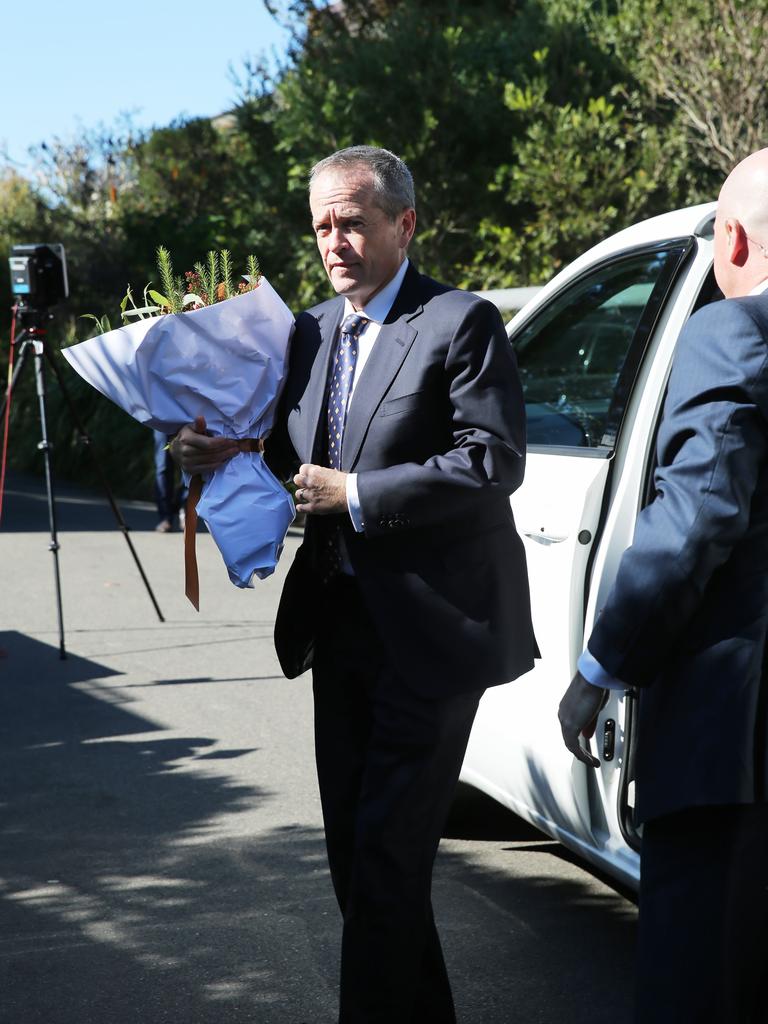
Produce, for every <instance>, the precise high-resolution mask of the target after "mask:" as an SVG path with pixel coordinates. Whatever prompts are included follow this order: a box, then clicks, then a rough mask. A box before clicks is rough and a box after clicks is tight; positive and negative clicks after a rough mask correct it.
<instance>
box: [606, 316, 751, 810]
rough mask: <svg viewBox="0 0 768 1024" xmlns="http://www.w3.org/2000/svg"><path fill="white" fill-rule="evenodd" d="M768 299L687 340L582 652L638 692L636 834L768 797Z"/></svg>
mask: <svg viewBox="0 0 768 1024" xmlns="http://www.w3.org/2000/svg"><path fill="white" fill-rule="evenodd" d="M767 360H768V296H751V297H747V298H743V299H729V300H726V301H723V302H717V303H714V304H713V305H710V306H706V307H705V308H704V309H702V310H700V311H699V312H698V313H696V314H695V315H694V316H693V317H692V318H691V319H690V321H689V322H688V324H687V325H686V327H685V329H684V330H683V332H682V334H681V336H680V341H679V344H678V349H677V353H676V356H675V362H674V366H673V370H672V375H671V378H670V383H669V392H668V395H667V400H666V404H665V407H664V416H663V419H662V424H661V428H660V432H659V441H658V469H657V471H656V477H655V488H656V496H655V498H654V500H653V501H652V503H651V504H650V505H649V506H648V507H647V508H645V509H644V510H643V511H642V513H641V514H640V516H639V518H638V521H637V526H636V530H635V537H634V540H633V543H632V547H631V548H629V549H628V551H627V552H626V553H625V555H624V557H623V560H622V562H621V564H620V567H619V572H618V576H617V579H616V583H615V586H614V588H613V591H612V593H611V595H610V596H609V598H608V601H607V603H606V605H605V607H604V609H603V610H602V613H601V614H600V616H599V618H598V621H597V623H596V626H595V629H594V631H593V633H592V636H591V638H590V640H589V648H590V651H591V652H592V654H594V656H595V657H596V658H597V659H598V661H599V662H600V663H601V664H602V665H603V666H604V667H605V668H606V670H607V671H609V672H610V673H612V674H613V675H614V676H615V677H617V678H618V679H621V680H622V681H623V682H625V683H628V684H632V685H634V686H638V687H641V688H642V693H641V700H640V726H639V734H638V736H639V738H638V744H639V746H638V764H637V812H638V816H639V818H640V820H646V819H649V818H654V817H657V816H659V815H662V814H666V813H670V812H673V811H677V810H680V809H682V808H684V807H693V806H700V805H711V804H740V803H750V802H753V801H757V800H762V799H764V798H765V783H766V703H765V698H766V694H765V685H764V680H765V673H764V670H763V664H764V657H765V645H766V635H767V634H768V365H767Z"/></svg>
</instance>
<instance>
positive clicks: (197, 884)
mask: <svg viewBox="0 0 768 1024" xmlns="http://www.w3.org/2000/svg"><path fill="white" fill-rule="evenodd" d="M0 648H2V650H3V652H4V656H3V658H2V660H0V808H2V810H1V811H0V814H1V815H2V818H1V820H2V829H1V832H2V837H1V841H0V919H1V923H0V936H2V938H0V993H2V995H1V996H0V1002H1V1003H2V1014H0V1016H2V1019H3V1020H7V1021H9V1022H13V1024H35V1022H38V1021H40V1022H46V1024H104V1022H105V1021H109V1022H110V1024H121V1022H126V1024H127V1022H128V1021H130V1022H132V1024H134V1022H135V1021H137V1020H142V1021H150V1022H153V1024H155V1022H163V1021H172V1022H174V1024H176V1022H181V1021H183V1022H185V1024H198V1022H199V1024H214V1022H215V1024H220V1022H221V1021H222V1020H226V1021H227V1022H231V1024H240V1022H245V1021H249V1022H252V1021H254V1020H258V1021H260V1022H261V1021H263V1022H271V1021H278V1020H285V1019H286V1017H288V1018H289V1019H293V1015H294V1014H295V1013H297V1012H298V1013H309V1012H311V1013H312V1014H313V1015H314V1018H315V1019H316V1018H317V1011H318V1007H321V1008H322V1007H323V997H322V993H323V990H324V989H326V988H327V987H328V984H329V982H328V979H330V978H332V977H333V971H334V967H333V964H334V961H333V957H334V955H335V949H334V947H335V942H334V941H329V940H328V939H327V937H322V938H320V937H318V936H317V934H316V933H317V932H322V931H325V930H327V929H328V927H329V922H332V925H331V926H330V927H331V928H335V927H336V915H335V909H334V907H333V905H332V897H331V895H330V886H329V884H328V883H327V880H326V878H325V875H326V868H325V858H324V844H323V840H322V837H321V835H319V834H318V832H317V830H314V829H303V828H298V827H297V828H290V827H286V828H283V829H278V830H275V832H274V833H273V834H270V835H269V836H268V837H265V838H263V839H259V840H258V841H250V840H244V839H243V838H241V837H234V838H229V839H227V838H222V837H221V835H218V836H217V832H216V822H217V819H219V818H220V817H221V816H222V815H225V814H227V813H232V812H234V811H237V810H238V809H239V808H241V807H245V806H249V807H253V805H254V803H258V802H259V801H263V800H266V799H269V793H267V792H264V791H263V790H260V789H259V788H258V787H257V786H244V785H235V784H232V783H231V782H229V781H227V780H226V778H222V776H221V775H220V774H215V773H214V772H215V765H214V764H211V770H210V771H205V770H202V769H201V766H200V765H199V764H195V762H200V761H202V762H204V763H210V762H211V761H213V760H215V759H219V760H221V759H228V758H236V757H239V756H242V755H243V754H245V753H250V752H251V751H250V750H242V749H237V750H218V749H217V750H216V751H211V750H210V747H211V746H212V744H213V742H214V741H213V740H212V739H211V738H209V737H206V736H205V735H196V736H188V737H183V738H175V737H174V738H168V737H164V736H163V735H162V734H161V735H158V733H159V732H160V727H159V726H158V725H157V724H155V723H153V722H149V721H147V720H145V719H143V718H141V717H140V716H137V715H136V714H135V713H134V712H133V711H132V709H131V701H130V699H126V700H117V701H114V700H112V701H110V700H109V699H107V698H106V694H108V693H113V691H106V690H104V689H101V690H99V692H98V695H96V694H95V692H94V693H92V692H89V686H90V684H91V681H92V680H94V679H97V678H103V677H104V676H108V675H113V674H114V673H112V672H110V671H109V670H108V669H106V668H105V667H104V666H102V665H99V664H98V663H97V662H93V661H88V660H86V659H82V658H77V657H70V658H69V660H68V661H66V662H59V661H58V660H57V658H56V651H55V650H54V649H53V648H51V647H49V646H48V645H45V644H41V643H39V642H37V641H35V640H32V639H29V638H27V637H24V636H22V635H21V634H16V633H2V634H0ZM193 765H194V770H192V766H193ZM318 876H320V878H318ZM329 911H332V914H329V913H328V912H329ZM326 951H327V955H328V956H330V957H331V962H330V963H326V962H323V959H322V958H323V956H324V955H325V954H326ZM331 1000H332V994H330V993H329V994H328V996H327V999H326V1002H327V1004H328V1005H327V1007H326V1009H328V1014H327V1019H328V1020H330V1019H331V1017H330V1005H331Z"/></svg>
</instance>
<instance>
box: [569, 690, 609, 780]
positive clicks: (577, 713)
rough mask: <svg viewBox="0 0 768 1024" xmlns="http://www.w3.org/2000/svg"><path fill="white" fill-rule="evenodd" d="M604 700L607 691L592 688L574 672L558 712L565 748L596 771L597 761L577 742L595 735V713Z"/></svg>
mask: <svg viewBox="0 0 768 1024" xmlns="http://www.w3.org/2000/svg"><path fill="white" fill-rule="evenodd" d="M607 698H608V691H607V690H604V689H602V687H600V686H593V685H592V683H588V682H587V680H586V679H585V678H584V676H583V675H582V674H581V673H580V672H577V673H576V675H575V676H574V677H573V680H572V682H571V685H570V686H569V687H568V689H567V690H566V691H565V693H564V694H563V699H562V700H561V701H560V707H559V708H558V712H557V717H558V718H559V719H560V728H561V729H562V732H563V741H564V743H565V745H566V747H568V749H569V750H570V752H571V753H572V754H573V756H574V757H577V758H578V759H579V761H583V762H584V764H588V765H590V767H592V768H599V767H600V762H599V761H598V759H597V758H596V757H593V756H592V754H590V753H589V751H588V750H585V749H584V748H583V747H582V745H581V743H580V742H579V739H580V737H581V736H585V737H586V738H587V739H589V738H590V736H592V735H593V734H594V731H595V726H596V725H597V716H598V713H599V711H600V709H601V708H602V706H603V705H604V704H605V702H606V700H607Z"/></svg>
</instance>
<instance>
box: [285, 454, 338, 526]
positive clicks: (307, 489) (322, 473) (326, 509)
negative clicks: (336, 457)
mask: <svg viewBox="0 0 768 1024" xmlns="http://www.w3.org/2000/svg"><path fill="white" fill-rule="evenodd" d="M293 482H294V483H295V484H296V511H297V512H311V513H313V514H314V515H321V516H323V515H330V514H332V513H334V512H346V511H347V474H346V473H342V472H341V471H340V470H338V469H326V468H325V467H324V466H301V467H299V472H298V473H297V474H296V476H295V477H294V478H293Z"/></svg>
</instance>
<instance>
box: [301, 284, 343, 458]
mask: <svg viewBox="0 0 768 1024" xmlns="http://www.w3.org/2000/svg"><path fill="white" fill-rule="evenodd" d="M343 311H344V300H343V299H339V301H338V302H337V303H336V304H335V305H334V306H333V307H332V308H331V309H329V310H328V311H327V312H325V313H323V314H321V315H320V316H319V317H318V318H317V323H318V328H319V330H320V347H319V349H318V352H317V355H316V357H315V359H314V364H313V368H312V374H311V376H310V380H309V385H308V387H307V390H306V392H305V396H304V405H305V415H303V416H302V423H303V424H304V431H305V433H304V439H303V440H304V448H303V451H302V452H301V453H300V458H302V459H303V461H305V462H312V460H313V459H314V458H316V457H317V451H316V442H317V435H318V432H319V431H320V430H321V428H322V425H323V421H324V417H325V412H326V409H325V393H326V385H327V383H328V374H329V372H330V363H331V357H332V355H333V349H334V343H335V340H336V337H337V335H338V333H339V327H340V325H341V315H342V313H343Z"/></svg>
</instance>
